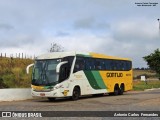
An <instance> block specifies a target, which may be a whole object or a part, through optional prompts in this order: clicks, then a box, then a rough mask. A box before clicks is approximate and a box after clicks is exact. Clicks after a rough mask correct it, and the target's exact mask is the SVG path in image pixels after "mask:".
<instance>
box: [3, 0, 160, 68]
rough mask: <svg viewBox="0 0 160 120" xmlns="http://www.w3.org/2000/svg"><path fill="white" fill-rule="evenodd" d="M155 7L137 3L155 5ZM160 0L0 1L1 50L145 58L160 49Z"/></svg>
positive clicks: (135, 62) (136, 61) (137, 60)
mask: <svg viewBox="0 0 160 120" xmlns="http://www.w3.org/2000/svg"><path fill="white" fill-rule="evenodd" d="M153 3H157V4H156V6H137V5H138V4H139V5H153ZM158 18H160V2H159V0H0V53H3V54H4V53H7V55H10V54H13V56H15V55H16V53H25V54H27V55H31V56H33V55H35V56H37V55H40V54H44V53H48V51H49V49H50V47H51V43H53V42H54V43H57V44H59V45H61V46H62V47H63V48H64V51H85V52H96V53H102V54H106V55H111V56H118V57H126V58H130V59H132V61H133V67H134V68H135V67H147V64H146V62H145V61H144V60H143V57H144V56H146V55H149V54H150V53H152V52H153V51H154V50H155V49H157V48H160V30H159V22H158V20H157V19H158Z"/></svg>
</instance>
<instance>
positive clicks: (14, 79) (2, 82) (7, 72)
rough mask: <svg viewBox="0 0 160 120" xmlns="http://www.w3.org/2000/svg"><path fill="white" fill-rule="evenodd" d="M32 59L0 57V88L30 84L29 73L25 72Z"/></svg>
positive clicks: (28, 85)
mask: <svg viewBox="0 0 160 120" xmlns="http://www.w3.org/2000/svg"><path fill="white" fill-rule="evenodd" d="M31 63H33V60H32V59H20V58H4V57H1V58H0V88H24V87H25V88H26V87H30V84H31V73H30V74H29V75H27V74H26V67H27V66H28V65H29V64H31Z"/></svg>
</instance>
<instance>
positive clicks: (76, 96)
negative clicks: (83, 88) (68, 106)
mask: <svg viewBox="0 0 160 120" xmlns="http://www.w3.org/2000/svg"><path fill="white" fill-rule="evenodd" d="M79 96H80V89H79V88H78V87H75V88H74V89H73V93H72V100H78V99H79Z"/></svg>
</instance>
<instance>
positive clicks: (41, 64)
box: [32, 59, 61, 85]
mask: <svg viewBox="0 0 160 120" xmlns="http://www.w3.org/2000/svg"><path fill="white" fill-rule="evenodd" d="M60 61H61V60H60V59H52V60H37V61H35V66H34V70H33V77H32V85H55V84H57V83H58V74H57V73H56V66H57V64H58V63H59V62H60Z"/></svg>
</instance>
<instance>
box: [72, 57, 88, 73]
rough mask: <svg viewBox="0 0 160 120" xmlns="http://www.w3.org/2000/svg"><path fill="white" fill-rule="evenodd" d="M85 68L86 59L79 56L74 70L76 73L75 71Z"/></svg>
mask: <svg viewBox="0 0 160 120" xmlns="http://www.w3.org/2000/svg"><path fill="white" fill-rule="evenodd" d="M84 69H85V61H84V59H83V58H79V57H77V59H76V63H75V66H74V71H73V72H74V73H75V72H78V71H80V70H84Z"/></svg>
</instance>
